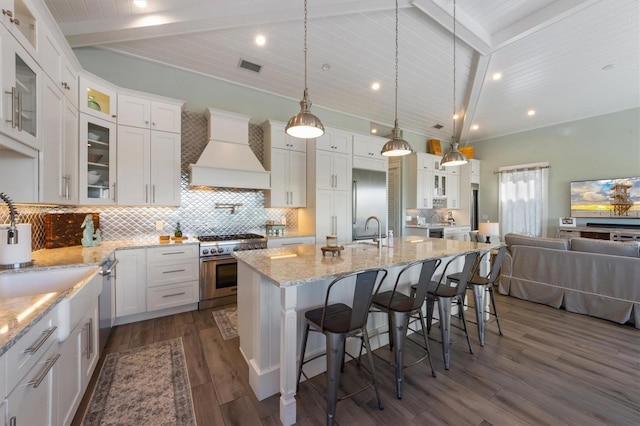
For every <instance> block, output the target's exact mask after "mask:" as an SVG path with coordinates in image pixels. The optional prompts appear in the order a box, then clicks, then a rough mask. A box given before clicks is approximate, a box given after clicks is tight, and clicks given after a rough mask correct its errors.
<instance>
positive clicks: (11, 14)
mask: <svg viewBox="0 0 640 426" xmlns="http://www.w3.org/2000/svg"><path fill="white" fill-rule="evenodd" d="M2 14H3V15H7V16H8V17H9V18H12V17H13V12H12V11H10V10H8V9H2Z"/></svg>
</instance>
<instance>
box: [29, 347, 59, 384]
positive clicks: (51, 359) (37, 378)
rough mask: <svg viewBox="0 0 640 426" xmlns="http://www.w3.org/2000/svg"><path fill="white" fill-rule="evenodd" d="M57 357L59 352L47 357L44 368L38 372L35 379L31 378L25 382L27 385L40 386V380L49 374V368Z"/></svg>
mask: <svg viewBox="0 0 640 426" xmlns="http://www.w3.org/2000/svg"><path fill="white" fill-rule="evenodd" d="M58 358H60V354H56V355H55V356H54V357H53V358H50V359H48V360H47V365H46V366H45V368H44V370H42V373H40V375H39V376H38V377H36V378H35V379H33V380H31V381H30V382H29V383H27V384H28V385H29V386H33V387H34V388H37V387H38V386H40V384H41V383H42V381H43V380H44V379H45V378H46V377H47V374H49V370H51V369H52V368H53V365H54V364H55V363H56V361H57V360H58Z"/></svg>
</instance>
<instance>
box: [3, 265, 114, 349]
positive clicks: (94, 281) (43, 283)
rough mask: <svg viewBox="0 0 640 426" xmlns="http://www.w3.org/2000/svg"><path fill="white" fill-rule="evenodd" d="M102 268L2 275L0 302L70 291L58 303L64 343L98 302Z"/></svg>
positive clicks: (88, 267) (90, 267) (84, 267)
mask: <svg viewBox="0 0 640 426" xmlns="http://www.w3.org/2000/svg"><path fill="white" fill-rule="evenodd" d="M99 270H100V267H99V266H81V267H69V268H60V269H48V270H40V271H33V272H19V273H11V274H0V299H10V298H14V297H24V296H37V295H39V294H42V295H44V294H47V293H57V292H61V291H66V290H70V291H69V292H68V294H67V295H66V297H65V298H64V299H62V300H61V301H60V303H58V306H57V310H58V338H59V340H60V341H63V340H64V339H66V338H67V336H68V335H69V332H70V331H71V329H73V328H74V327H75V325H76V324H77V323H79V322H80V320H81V319H82V316H83V315H84V313H85V312H86V310H87V306H91V302H92V300H97V297H98V295H99V294H100V291H101V289H102V277H101V276H100V275H99V274H98V271H99Z"/></svg>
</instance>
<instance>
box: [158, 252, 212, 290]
mask: <svg viewBox="0 0 640 426" xmlns="http://www.w3.org/2000/svg"><path fill="white" fill-rule="evenodd" d="M198 266H199V263H198V260H197V259H194V260H187V261H182V262H180V261H179V260H178V259H173V258H170V259H166V260H165V262H163V263H155V264H153V263H148V264H147V288H149V287H158V286H163V285H168V284H177V283H184V282H187V281H193V280H196V281H197V280H198V279H199V276H200V275H199V274H200V270H199V268H198Z"/></svg>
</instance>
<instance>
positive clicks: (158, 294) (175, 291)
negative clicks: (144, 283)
mask: <svg viewBox="0 0 640 426" xmlns="http://www.w3.org/2000/svg"><path fill="white" fill-rule="evenodd" d="M198 299H199V293H198V281H197V280H196V281H191V282H188V283H182V284H175V285H166V286H162V287H153V288H148V289H147V311H149V312H150V311H157V310H160V309H166V308H171V307H174V306H182V305H188V304H189V303H197V302H198Z"/></svg>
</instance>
